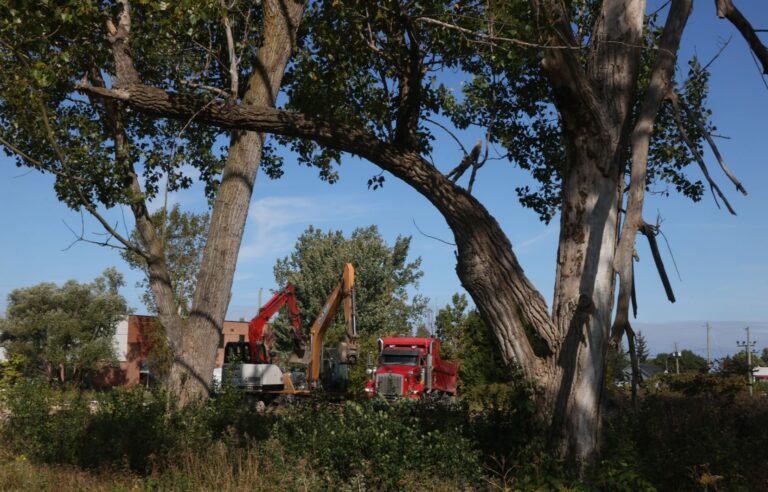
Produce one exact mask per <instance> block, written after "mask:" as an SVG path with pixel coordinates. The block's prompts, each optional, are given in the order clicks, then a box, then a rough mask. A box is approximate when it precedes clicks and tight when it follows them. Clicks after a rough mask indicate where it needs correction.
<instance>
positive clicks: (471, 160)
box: [445, 139, 483, 183]
mask: <svg viewBox="0 0 768 492" xmlns="http://www.w3.org/2000/svg"><path fill="white" fill-rule="evenodd" d="M482 148H483V141H482V140H481V139H478V140H477V143H476V144H475V146H474V147H472V150H470V151H469V153H468V154H466V155H465V156H464V158H463V159H462V160H461V162H460V163H459V165H458V166H456V167H455V168H453V169H452V170H451V171H450V172H449V173H448V174H446V175H445V177H446V178H448V179H450V180H451V181H452V182H453V183H455V182H456V181H458V180H459V178H461V176H462V175H463V174H464V173H465V172H467V169H469V166H474V165H476V164H477V159H478V158H479V157H480V150H481V149H482Z"/></svg>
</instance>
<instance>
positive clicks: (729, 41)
mask: <svg viewBox="0 0 768 492" xmlns="http://www.w3.org/2000/svg"><path fill="white" fill-rule="evenodd" d="M731 39H733V36H728V39H726V40H725V42H724V43H723V44H722V46H720V49H719V50H717V53H715V54H714V56H713V57H712V58H710V60H709V61H708V62H707V63H705V64H704V66H703V67H701V69H702V70H706V69H708V68H709V67H710V66H711V65H712V64H713V63H714V62H715V60H717V59H718V58H720V55H722V54H723V51H725V48H727V47H728V45H729V44H730V43H731Z"/></svg>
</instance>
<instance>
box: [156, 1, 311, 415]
mask: <svg viewBox="0 0 768 492" xmlns="http://www.w3.org/2000/svg"><path fill="white" fill-rule="evenodd" d="M305 5H306V4H305V3H304V2H296V1H286V0H268V1H265V2H264V3H263V9H264V25H263V36H264V44H263V45H262V46H261V48H259V51H258V54H257V57H256V61H255V69H254V72H253V74H252V75H251V77H250V79H249V81H248V86H247V89H246V91H245V94H244V96H243V100H242V105H243V106H249V105H255V106H264V107H273V106H274V105H275V100H276V98H277V93H278V91H279V90H280V84H281V82H282V78H283V74H284V72H285V67H286V65H287V64H288V60H289V58H290V56H291V53H292V51H293V47H294V44H295V42H296V33H297V30H298V26H299V23H300V21H301V17H302V15H303V13H304V8H305ZM265 138H266V137H265V135H264V134H262V133H257V132H253V131H243V130H233V131H232V132H231V134H230V146H229V152H228V155H227V162H226V164H225V166H224V171H223V175H222V179H221V184H220V186H219V190H218V192H217V194H216V199H215V201H214V205H213V211H212V215H211V224H210V228H209V234H208V238H207V241H206V244H205V250H204V252H203V258H202V262H201V265H200V270H199V273H198V276H197V287H196V290H195V295H194V298H193V302H192V309H191V311H190V316H189V320H188V322H187V326H186V327H185V328H184V333H183V335H182V337H181V347H180V350H174V364H173V368H172V370H171V384H172V388H173V389H174V390H176V391H177V392H178V393H179V397H180V399H181V403H182V404H183V403H185V402H186V401H188V400H189V399H191V398H195V397H200V396H205V395H207V394H208V393H209V392H210V384H211V378H212V375H213V368H214V366H215V361H216V350H217V347H218V345H219V340H220V337H221V336H222V333H223V322H224V317H225V316H226V313H227V308H228V306H229V300H230V297H231V289H232V282H233V278H234V274H235V267H236V265H237V255H238V252H239V249H240V243H241V241H242V238H243V231H244V229H245V221H246V218H247V216H248V208H249V205H250V200H251V195H252V192H253V185H254V182H255V180H256V174H257V171H258V168H259V165H260V164H261V154H262V148H263V144H264V139H265Z"/></svg>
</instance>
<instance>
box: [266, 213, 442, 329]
mask: <svg viewBox="0 0 768 492" xmlns="http://www.w3.org/2000/svg"><path fill="white" fill-rule="evenodd" d="M410 243H411V238H410V237H402V236H398V238H397V239H396V240H395V243H394V245H392V246H389V245H388V244H387V243H386V242H385V241H384V238H382V237H381V234H379V230H378V228H377V227H376V226H375V225H373V226H369V227H366V228H358V229H355V230H354V231H352V234H351V235H350V236H349V238H345V237H344V235H343V234H342V232H341V231H335V232H334V231H328V232H327V233H325V232H322V231H321V230H319V229H315V228H314V227H312V226H309V227H308V228H307V229H306V230H305V231H304V233H303V234H302V235H301V236H299V238H298V239H297V240H296V245H295V246H294V251H293V252H292V253H291V254H290V256H287V257H285V258H283V259H281V260H278V261H277V263H276V264H275V267H274V273H275V281H276V282H277V284H278V285H281V286H282V285H285V284H287V283H288V282H291V283H292V284H293V285H294V286H295V287H296V297H297V299H298V302H299V309H300V310H301V313H302V322H303V323H304V326H305V327H308V326H310V325H311V324H312V322H313V321H314V320H315V317H317V315H318V314H319V313H320V310H321V308H322V307H323V305H324V304H325V301H326V299H327V298H328V295H329V294H330V293H331V291H332V290H333V288H334V286H335V285H336V283H337V282H338V281H339V279H340V278H341V272H342V269H343V267H344V264H345V263H352V265H353V266H354V267H355V302H356V312H357V320H358V322H357V330H358V332H359V333H360V334H361V335H377V336H382V335H394V334H406V333H410V332H411V326H412V325H413V323H415V322H416V320H418V319H419V317H420V316H421V315H422V313H423V312H424V310H425V308H426V305H427V299H425V298H424V297H422V296H420V295H414V296H413V297H410V296H409V294H408V291H407V289H408V288H410V287H416V286H418V280H419V278H421V276H422V272H421V270H420V268H419V267H420V265H421V258H416V259H415V260H413V261H410V262H409V261H408V250H409V248H410ZM340 311H341V310H340ZM338 316H339V318H338V319H341V316H342V315H341V312H340V313H339V315H338ZM282 331H283V332H285V331H286V330H282ZM329 335H331V330H330V329H329ZM331 339H332V337H331Z"/></svg>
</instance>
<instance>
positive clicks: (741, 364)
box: [717, 352, 765, 376]
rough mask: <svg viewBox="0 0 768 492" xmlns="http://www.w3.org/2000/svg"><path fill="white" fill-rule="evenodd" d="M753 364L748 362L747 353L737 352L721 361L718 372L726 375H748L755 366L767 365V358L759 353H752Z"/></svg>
mask: <svg viewBox="0 0 768 492" xmlns="http://www.w3.org/2000/svg"><path fill="white" fill-rule="evenodd" d="M751 362H752V364H751V365H750V364H748V363H747V354H746V353H744V352H737V353H736V354H734V355H729V356H726V357H724V358H723V359H721V360H720V361H719V364H718V371H717V372H718V373H719V374H722V375H724V376H728V375H732V374H734V375H739V376H746V375H747V374H749V372H750V371H751V370H753V369H754V368H755V367H758V366H763V365H765V358H764V357H758V356H757V354H754V353H753V354H752V361H751Z"/></svg>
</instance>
